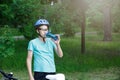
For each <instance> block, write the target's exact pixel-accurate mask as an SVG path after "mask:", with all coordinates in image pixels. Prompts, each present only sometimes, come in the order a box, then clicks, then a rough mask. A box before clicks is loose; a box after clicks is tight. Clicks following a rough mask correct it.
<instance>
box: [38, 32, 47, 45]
mask: <svg viewBox="0 0 120 80" xmlns="http://www.w3.org/2000/svg"><path fill="white" fill-rule="evenodd" d="M38 32H39V34H38V35H39V37H41V38H42V39H43V42H44V43H45V37H43V36H42V35H41V34H40V31H39V30H38Z"/></svg>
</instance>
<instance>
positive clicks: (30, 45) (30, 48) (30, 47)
mask: <svg viewBox="0 0 120 80" xmlns="http://www.w3.org/2000/svg"><path fill="white" fill-rule="evenodd" d="M28 50H31V51H33V43H32V41H30V42H29V44H28Z"/></svg>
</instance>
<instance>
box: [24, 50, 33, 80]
mask: <svg viewBox="0 0 120 80" xmlns="http://www.w3.org/2000/svg"><path fill="white" fill-rule="evenodd" d="M32 55H33V53H32V51H30V50H29V51H28V55H27V59H26V64H27V69H28V74H29V80H34V78H33V75H32Z"/></svg>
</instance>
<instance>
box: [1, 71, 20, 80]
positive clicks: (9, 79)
mask: <svg viewBox="0 0 120 80" xmlns="http://www.w3.org/2000/svg"><path fill="white" fill-rule="evenodd" d="M0 73H1V74H2V76H3V77H2V79H1V80H18V79H17V78H14V77H13V73H12V72H11V73H5V72H4V71H2V70H0Z"/></svg>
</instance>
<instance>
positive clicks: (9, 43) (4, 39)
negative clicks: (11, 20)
mask: <svg viewBox="0 0 120 80" xmlns="http://www.w3.org/2000/svg"><path fill="white" fill-rule="evenodd" d="M0 34H1V36H0V59H2V58H5V57H8V56H11V55H13V54H14V51H15V47H14V45H15V44H14V39H13V36H12V32H11V29H10V28H9V26H7V25H6V26H4V27H3V28H0Z"/></svg>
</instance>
